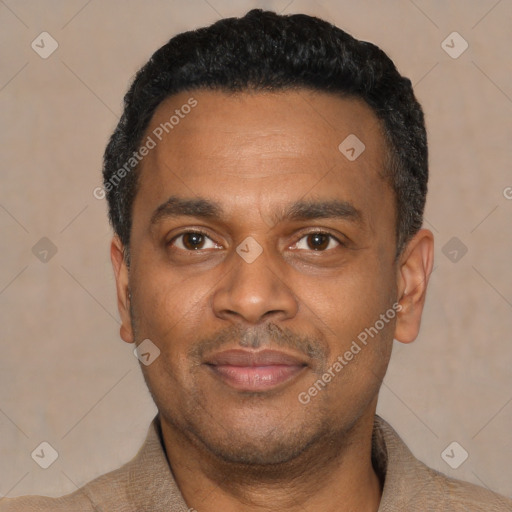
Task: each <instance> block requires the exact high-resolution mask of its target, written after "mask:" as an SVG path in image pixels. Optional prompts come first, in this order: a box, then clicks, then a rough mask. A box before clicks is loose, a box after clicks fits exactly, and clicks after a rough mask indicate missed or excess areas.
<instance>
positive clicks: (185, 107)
mask: <svg viewBox="0 0 512 512" xmlns="http://www.w3.org/2000/svg"><path fill="white" fill-rule="evenodd" d="M427 177H428V165H427V142H426V133H425V127H424V119H423V113H422V109H421V107H420V105H419V104H418V102H417V101H416V99H415V97H414V94H413V91H412V88H411V84H410V81H409V80H408V79H406V78H404V77H402V76H400V75H399V73H398V72H397V70H396V68H395V66H394V65H393V63H392V62H391V60H390V59H389V58H388V57H387V56H386V55H385V54H384V53H383V52H382V51H381V50H379V49H378V48H377V47H375V46H374V45H372V44H369V43H366V42H361V41H357V40H355V39H353V38H352V37H351V36H349V35H348V34H346V33H345V32H343V31H341V30H340V29H338V28H336V27H333V26H331V25H329V24H328V23H326V22H324V21H321V20H319V19H316V18H312V17H309V16H305V15H293V16H279V15H277V14H275V13H272V12H264V11H261V10H254V11H251V12H249V13H248V14H247V15H246V16H245V17H243V18H241V19H225V20H221V21H219V22H218V23H216V24H214V25H212V26H211V27H208V28H203V29H200V30H197V31H194V32H187V33H184V34H180V35H178V36H176V37H174V38H173V39H171V41H169V43H168V44H166V45H165V46H164V47H162V48H161V49H160V50H158V51H157V52H156V53H155V54H154V55H153V56H152V58H151V59H150V61H149V62H148V63H147V64H146V65H145V66H144V67H143V68H142V69H141V70H140V71H139V73H138V74H137V76H136V78H135V80H134V82H133V84H132V86H131V88H130V90H129V92H128V93H127V95H126V97H125V110H124V114H123V117H122V119H121V121H120V122H119V125H118V126H117V128H116V130H115V132H114V134H113V135H112V138H111V140H110V142H109V145H108V147H107V149H106V152H105V162H104V191H105V192H106V194H107V198H108V201H109V213H110V219H111V222H112V225H113V227H114V231H115V236H114V239H113V241H112V246H111V255H112V263H113V267H114V272H115V276H116V283H117V295H118V307H119V312H120V315H121V321H122V326H121V337H122V339H123V340H124V341H126V342H128V343H135V344H136V346H137V347H138V349H137V351H138V354H139V358H140V359H141V362H142V363H143V364H142V365H141V368H142V371H143V374H144V377H145V380H146V382H147V385H148V387H149V389H150V391H151V394H152V396H153V399H154V401H155V403H156V405H157V407H158V410H159V413H158V415H157V417H156V418H155V420H154V421H153V424H152V425H151V427H150V429H149V433H148V437H147V440H146V442H145V444H144V446H143V447H142V448H141V450H140V451H139V453H138V454H137V456H136V457H135V458H134V459H133V460H132V461H131V462H129V463H128V464H127V465H125V466H123V467H122V468H120V469H118V470H116V471H114V472H112V473H109V474H107V475H104V476H103V477H100V478H99V479H97V480H94V481H93V482H91V483H89V484H87V485H86V486H84V487H83V488H81V489H79V490H78V491H76V492H75V493H73V494H71V495H68V496H66V497H63V498H57V499H51V498H43V497H24V498H18V499H14V500H4V501H3V502H0V509H1V510H2V511H11V510H23V511H29V510H48V511H50V510H51V511H59V510H62V511H64V510H65V511H123V512H125V511H126V512H128V511H131V512H135V511H142V510H144V511H152V512H154V511H159V510H162V511H164V510H165V511H187V510H189V511H193V510H196V511H198V512H210V511H215V512H216V511H223V512H234V511H236V512H240V511H243V512H253V511H285V512H287V511H294V512H295V511H321V512H331V511H333V512H334V511H337V512H348V511H354V510H357V511H377V510H378V511H395V510H404V511H426V510H432V511H463V510H464V511H467V510H471V511H506V510H509V511H510V510H512V502H511V501H510V500H508V499H506V498H504V497H501V496H499V495H496V494H494V493H492V492H490V491H487V490H485V489H483V488H479V487H476V486H473V485H470V484H467V483H463V482H459V481H455V480H452V479H449V478H447V477H445V476H443V475H441V474H439V473H437V472H435V471H433V470H430V469H428V468H427V467H426V466H424V465H423V464H422V463H421V462H419V461H417V460H416V459H415V458H414V457H413V455H412V454H411V453H410V452H409V451H408V449H407V448H406V446H405V445H404V444H403V442H402V441H401V440H400V438H399V437H398V435H397V434H396V433H395V432H394V431H393V429H392V428H391V427H390V426H389V425H388V424H387V423H386V422H385V421H384V420H382V419H381V418H379V417H377V416H376V415H375V411H376V405H377V398H378V392H379V388H380V385H381V383H382V379H383V378H384V375H385V372H386V368H387V365H388V362H389V358H390V355H391V348H392V342H393V339H394V338H395V339H397V340H398V341H400V342H403V343H409V342H412V341H413V340H414V339H415V338H416V336H417V334H418V331H419V327H420V320H421V314H422V309H423V305H424V301H425V295H426V289H427V284H428V280H429V276H430V273H431V270H432V262H433V235H432V233H431V232H430V231H429V230H426V229H422V228H421V225H422V215H423V208H424V204H425V197H426V190H427ZM98 193H101V191H98Z"/></svg>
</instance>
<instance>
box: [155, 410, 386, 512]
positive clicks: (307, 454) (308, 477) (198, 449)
mask: <svg viewBox="0 0 512 512" xmlns="http://www.w3.org/2000/svg"><path fill="white" fill-rule="evenodd" d="M374 415H375V409H374V408H373V409H372V410H371V411H369V412H368V413H367V414H365V415H363V416H362V417H361V418H359V419H358V420H357V422H356V423H355V424H354V425H353V426H352V427H351V428H350V429H349V430H348V431H347V432H344V433H343V432H342V433H341V434H340V433H339V432H337V433H336V434H334V433H333V435H332V436H323V437H322V438H321V439H319V440H318V441H317V442H315V443H314V444H313V445H311V446H310V447H308V449H306V450H305V451H303V452H302V453H301V454H300V455H299V456H298V457H296V458H295V459H293V460H291V461H288V462H285V463H280V464H273V465H270V466H258V465H244V464H233V463H232V462H226V461H224V460H219V458H218V457H216V456H215V455H214V454H212V453H211V452H210V451H208V450H206V449H205V448H204V447H203V446H201V445H200V444H199V443H195V442H191V440H190V439H188V438H187V437H185V436H184V435H183V434H182V433H181V432H179V431H178V430H177V429H175V428H174V427H173V426H172V425H170V424H168V423H167V422H165V421H164V420H163V418H162V419H161V421H162V434H163V438H164V444H165V448H166V452H167V458H168V460H169V463H170V466H171V468H172V471H173V475H174V478H175V479H176V482H177V484H178V487H179V488H180V491H181V493H182V495H183V497H184V499H185V501H186V502H187V504H188V506H189V507H190V509H189V510H196V511H198V512H210V511H212V512H213V511H215V512H216V511H218V510H222V511H223V512H242V511H243V512H253V511H254V512H256V511H257V512H262V511H265V510H280V511H282V512H299V511H301V512H303V511H304V510H322V511H324V512H331V511H336V512H348V511H352V510H358V511H361V512H376V511H377V510H378V507H379V502H380V497H381V493H382V489H381V487H382V486H381V482H380V481H379V478H378V477H377V475H376V473H375V470H374V468H373V466H372V463H371V448H372V446H371V439H372V430H373V420H374Z"/></svg>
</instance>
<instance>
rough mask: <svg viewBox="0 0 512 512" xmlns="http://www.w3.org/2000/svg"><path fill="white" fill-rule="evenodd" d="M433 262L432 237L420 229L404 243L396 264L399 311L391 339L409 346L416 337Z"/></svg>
mask: <svg viewBox="0 0 512 512" xmlns="http://www.w3.org/2000/svg"><path fill="white" fill-rule="evenodd" d="M433 261H434V235H433V234H432V232H431V231H430V230H428V229H420V230H419V231H418V233H416V235H415V236H414V237H413V238H412V239H411V240H410V241H409V243H408V244H407V247H406V248H405V249H404V251H403V253H402V257H401V258H400V263H399V270H398V282H397V290H398V303H399V305H400V306H401V309H400V311H399V313H398V315H397V322H396V325H395V336H394V337H395V339H396V340H398V341H401V342H402V343H411V342H412V341H414V340H415V339H416V338H417V336H418V332H419V329H420V324H421V315H422V313H423V306H424V305H425V298H426V293H427V286H428V280H429V277H430V274H431V273H432V266H433Z"/></svg>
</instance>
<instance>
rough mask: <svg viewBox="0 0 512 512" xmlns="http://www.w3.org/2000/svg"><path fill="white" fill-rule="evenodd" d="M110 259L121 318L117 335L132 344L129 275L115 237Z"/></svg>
mask: <svg viewBox="0 0 512 512" xmlns="http://www.w3.org/2000/svg"><path fill="white" fill-rule="evenodd" d="M110 259H111V260H112V267H113V268H114V274H115V278H116V288H117V308H118V309H119V315H120V317H121V328H120V330H119V333H120V335H121V339H122V340H123V341H126V342H127V343H133V342H134V341H135V338H134V336H133V329H132V321H131V317H130V287H129V284H130V282H129V273H128V267H127V265H126V261H125V259H124V247H123V244H122V242H121V240H120V238H119V237H118V236H117V235H115V236H114V238H113V239H112V243H111V245H110Z"/></svg>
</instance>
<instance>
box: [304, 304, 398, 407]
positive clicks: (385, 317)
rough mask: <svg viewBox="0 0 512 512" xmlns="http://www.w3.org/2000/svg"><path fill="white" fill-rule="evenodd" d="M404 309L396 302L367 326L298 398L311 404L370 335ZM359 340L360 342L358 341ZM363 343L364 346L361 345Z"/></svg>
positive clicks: (366, 341)
mask: <svg viewBox="0 0 512 512" xmlns="http://www.w3.org/2000/svg"><path fill="white" fill-rule="evenodd" d="M400 311H402V305H401V304H398V302H395V303H394V304H393V305H392V306H391V307H390V308H389V309H388V310H387V311H386V312H385V313H382V314H381V315H380V317H379V319H378V320H377V321H376V322H375V323H374V324H373V325H372V326H370V327H366V328H365V329H364V330H363V331H361V332H360V333H359V334H358V335H357V340H353V341H352V344H351V345H350V348H349V349H348V350H346V351H345V352H344V353H343V354H342V355H339V356H338V357H337V358H336V361H335V362H334V363H333V364H332V365H331V366H330V367H329V368H328V369H327V371H326V372H325V373H324V374H323V375H322V376H321V377H320V378H319V379H318V380H317V381H316V382H315V383H314V384H313V385H312V386H311V387H310V388H309V389H308V390H307V391H302V392H301V393H299V394H298V396H297V398H298V400H299V402H300V403H301V404H303V405H306V404H309V402H311V398H313V397H315V396H316V395H318V393H319V392H320V391H322V390H323V389H324V388H325V387H326V386H327V384H329V382H331V381H332V380H333V379H334V378H335V377H336V375H338V374H339V373H340V372H341V370H343V368H345V366H347V365H348V364H349V363H350V361H352V360H353V359H354V358H355V357H356V356H357V354H359V352H361V350H362V349H363V348H364V347H365V346H366V345H367V344H368V341H369V340H368V337H371V338H372V339H373V338H374V337H375V336H377V335H378V334H379V332H380V331H381V330H382V329H384V327H385V326H386V324H388V323H389V322H390V321H391V320H393V318H395V316H396V314H397V313H398V312H400ZM358 341H359V343H358ZM361 345H362V346H361Z"/></svg>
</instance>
